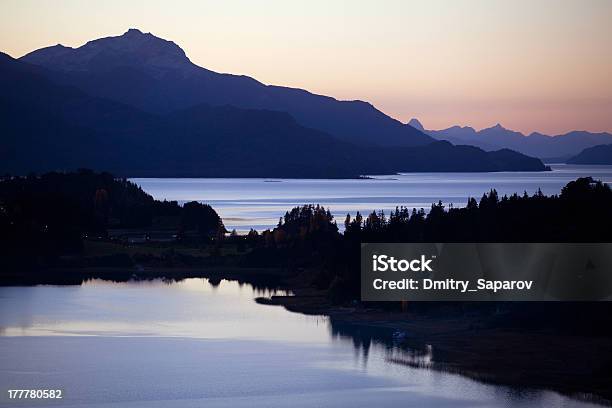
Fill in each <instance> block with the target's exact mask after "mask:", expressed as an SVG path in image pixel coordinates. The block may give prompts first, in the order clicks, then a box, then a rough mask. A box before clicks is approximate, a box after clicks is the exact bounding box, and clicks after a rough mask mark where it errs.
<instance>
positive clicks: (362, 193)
mask: <svg viewBox="0 0 612 408" xmlns="http://www.w3.org/2000/svg"><path fill="white" fill-rule="evenodd" d="M550 166H551V168H552V169H553V171H550V172H500V173H403V174H399V175H389V176H372V178H371V179H354V180H346V179H344V180H319V179H307V180H305V179H248V178H246V179H189V178H187V179H151V178H148V179H132V181H134V182H135V183H136V184H138V185H140V186H141V187H142V188H143V189H144V190H145V191H146V192H148V193H149V194H151V195H152V196H153V197H154V198H156V199H159V200H164V199H165V200H176V201H179V202H182V203H183V202H186V201H193V200H196V201H201V202H205V203H208V204H210V205H211V206H212V207H213V208H214V209H215V210H216V211H217V212H218V213H219V215H220V216H221V218H223V222H224V223H225V226H226V228H227V229H228V230H232V229H236V230H237V231H238V232H248V230H249V229H250V228H254V229H256V230H258V231H262V230H264V229H266V228H272V227H274V226H276V224H277V223H278V219H279V217H280V216H282V215H284V214H285V211H287V210H290V209H291V208H293V207H295V206H297V205H302V204H309V203H313V204H322V205H324V206H325V207H329V208H330V209H331V211H332V214H333V215H334V217H335V218H336V220H337V222H338V224H339V227H341V228H342V227H343V223H344V218H345V217H346V214H347V213H351V214H352V215H353V216H354V215H355V213H356V212H357V211H360V212H361V213H362V214H368V213H370V212H372V210H384V211H385V212H386V213H387V214H388V213H389V211H390V210H393V209H395V207H396V206H399V205H404V206H407V207H409V208H413V207H414V208H425V209H426V210H427V209H428V208H429V207H430V206H431V204H432V203H433V202H437V201H438V200H442V202H443V203H444V204H446V205H449V204H452V205H454V206H455V207H458V206H465V204H466V203H467V199H468V197H476V198H477V199H479V198H480V197H482V194H483V193H484V192H486V191H489V190H490V189H492V188H495V189H497V191H498V193H499V194H500V196H502V195H504V194H508V195H509V194H512V193H515V192H517V193H519V194H522V193H523V192H524V191H527V193H529V194H533V193H535V192H536V191H537V190H538V188H541V189H542V192H544V194H558V193H559V192H560V191H561V188H562V187H563V186H564V185H565V184H567V182H568V181H571V180H575V179H576V178H578V177H585V176H592V177H593V178H595V179H600V180H602V181H605V182H607V183H610V182H612V166H584V165H567V164H551V165H550Z"/></svg>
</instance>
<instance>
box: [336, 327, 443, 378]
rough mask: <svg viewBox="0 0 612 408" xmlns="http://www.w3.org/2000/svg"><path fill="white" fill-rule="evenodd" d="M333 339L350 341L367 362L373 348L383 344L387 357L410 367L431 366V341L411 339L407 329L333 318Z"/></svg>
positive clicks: (391, 360)
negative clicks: (348, 321)
mask: <svg viewBox="0 0 612 408" xmlns="http://www.w3.org/2000/svg"><path fill="white" fill-rule="evenodd" d="M329 329H330V335H331V337H332V339H334V340H339V341H343V342H350V343H351V344H352V345H353V348H354V350H355V354H356V355H360V356H362V357H363V362H364V364H367V360H368V356H369V354H370V349H371V347H373V346H380V347H382V348H383V349H384V350H385V361H388V362H392V363H398V364H403V365H408V366H411V367H431V366H432V365H433V348H432V346H431V345H430V344H424V343H420V342H416V341H412V340H411V339H410V338H409V337H408V336H407V335H406V333H404V332H398V331H396V330H394V329H391V328H382V327H370V326H363V325H356V324H349V323H339V322H335V321H333V320H330V325H329Z"/></svg>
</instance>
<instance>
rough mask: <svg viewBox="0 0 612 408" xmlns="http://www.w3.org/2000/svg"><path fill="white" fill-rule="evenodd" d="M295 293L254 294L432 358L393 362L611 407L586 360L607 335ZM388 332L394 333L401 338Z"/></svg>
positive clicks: (603, 383)
mask: <svg viewBox="0 0 612 408" xmlns="http://www.w3.org/2000/svg"><path fill="white" fill-rule="evenodd" d="M293 291H294V293H295V295H294V296H272V297H271V298H269V299H267V300H263V299H262V298H257V299H256V301H257V302H258V303H260V304H268V305H276V306H282V307H284V308H285V309H287V310H288V311H290V312H294V313H302V314H307V315H323V316H328V317H329V319H330V323H331V324H332V326H337V327H338V328H339V329H340V330H341V331H342V330H344V331H346V332H347V333H348V334H349V335H350V333H351V332H355V333H358V335H360V336H362V337H363V336H364V333H367V334H365V337H367V340H375V341H379V342H382V343H385V344H388V345H393V346H397V347H401V348H404V349H406V348H407V349H410V350H411V351H414V352H416V354H417V355H418V354H419V351H422V350H425V349H426V350H430V352H431V354H432V356H433V357H432V361H431V362H430V363H427V362H422V361H419V360H418V358H417V359H407V360H400V359H393V360H389V361H390V362H393V363H395V364H403V365H407V366H410V367H415V368H423V369H433V370H437V371H443V372H448V373H455V374H458V375H462V376H464V377H467V378H470V379H473V380H475V381H479V382H483V383H486V384H494V385H499V386H507V387H511V388H512V387H518V388H522V389H533V390H549V391H553V392H558V393H560V394H562V395H565V396H568V397H571V398H574V399H578V400H581V401H585V402H592V403H597V404H601V405H606V406H612V389H610V384H611V383H612V372H608V373H600V375H599V376H594V375H593V373H591V372H589V367H590V366H591V364H590V362H591V361H593V360H595V359H598V358H600V357H601V355H600V354H598V351H601V350H605V349H608V350H609V349H611V347H612V346H611V345H610V342H609V339H607V338H605V337H590V336H576V335H558V334H556V333H554V332H552V331H545V330H541V331H538V330H532V331H531V330H516V329H514V330H513V329H507V328H486V327H481V326H482V321H481V320H480V319H479V317H478V316H471V317H466V316H463V317H461V318H444V317H431V316H419V315H418V314H417V313H410V312H386V311H381V310H377V309H368V308H361V307H338V306H333V305H331V304H330V303H329V302H328V301H327V300H326V299H325V298H324V296H323V294H324V292H322V291H316V290H313V289H308V288H302V289H294V290H293ZM394 334H399V335H400V336H399V337H400V339H399V340H398V339H397V338H395V337H396V336H395V335H394Z"/></svg>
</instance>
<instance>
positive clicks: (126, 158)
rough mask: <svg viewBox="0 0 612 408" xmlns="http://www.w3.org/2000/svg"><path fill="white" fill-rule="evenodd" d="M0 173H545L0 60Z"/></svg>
mask: <svg viewBox="0 0 612 408" xmlns="http://www.w3.org/2000/svg"><path fill="white" fill-rule="evenodd" d="M0 86H1V87H2V93H0V132H2V135H3V140H2V144H1V145H0V171H1V172H10V173H17V174H25V173H28V172H32V171H35V172H43V171H50V170H72V169H76V168H81V167H87V168H93V169H96V170H107V171H111V172H114V173H116V174H118V175H122V176H132V177H135V176H143V177H146V176H158V177H188V176H193V177H298V178H304V177H316V178H335V177H357V176H358V175H361V174H389V173H395V172H399V171H498V170H543V169H544V166H543V165H542V163H541V162H540V161H539V160H537V159H532V158H528V157H525V156H523V155H520V154H516V153H514V154H513V156H512V158H511V159H510V160H509V161H508V160H506V159H502V158H500V157H499V155H496V154H494V153H487V152H484V151H482V150H480V149H475V148H469V149H466V148H465V147H455V146H452V145H451V144H449V143H446V142H436V143H431V144H428V145H425V146H419V147H414V148H410V147H405V148H384V147H369V148H366V147H360V146H355V145H352V144H350V143H347V142H343V141H341V140H338V139H336V138H334V137H332V136H330V135H328V134H326V133H324V132H320V131H318V130H314V129H309V128H306V127H303V126H301V125H299V124H298V123H297V122H296V121H295V119H293V118H292V117H291V116H290V115H289V114H287V113H282V112H275V111H269V110H254V109H240V108H236V107H232V106H218V107H217V106H209V105H203V104H202V105H198V106H194V107H191V108H188V109H183V110H181V111H176V112H173V113H170V114H164V115H161V114H152V113H147V112H143V111H141V110H139V109H137V108H134V107H131V106H128V105H124V104H121V103H117V102H113V101H109V100H106V99H103V98H98V97H94V96H90V95H88V94H86V93H85V92H83V91H81V90H79V89H76V88H74V87H70V86H65V85H58V84H56V83H54V82H52V81H51V80H49V79H48V77H47V76H46V75H45V72H44V70H43V69H42V68H40V67H36V66H31V65H29V64H26V63H23V62H20V61H17V60H14V59H12V58H11V57H9V56H7V55H5V54H0Z"/></svg>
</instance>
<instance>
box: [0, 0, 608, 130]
mask: <svg viewBox="0 0 612 408" xmlns="http://www.w3.org/2000/svg"><path fill="white" fill-rule="evenodd" d="M130 27H134V28H139V29H140V30H142V31H144V32H151V33H153V34H155V35H157V36H159V37H162V38H166V39H169V40H173V41H174V42H176V43H177V44H179V45H180V46H181V47H182V48H183V49H184V50H185V51H186V53H187V55H188V56H189V57H190V59H191V60H192V61H193V62H194V63H196V64H198V65H201V66H204V67H206V68H209V69H212V70H215V71H219V72H231V73H237V74H247V75H250V76H253V77H255V78H256V79H258V80H260V81H262V82H265V83H269V84H277V85H286V86H293V87H300V88H306V89H308V90H310V91H313V92H316V93H322V94H326V95H331V96H334V97H336V98H339V99H362V100H367V101H369V102H372V103H373V104H374V105H375V106H376V107H378V108H379V109H381V110H383V111H384V112H385V113H387V114H389V115H391V116H393V117H396V118H397V119H400V120H402V121H404V122H406V121H408V120H409V119H410V118H411V117H417V118H419V119H420V120H421V121H422V122H423V124H424V125H425V126H426V127H427V128H431V129H438V128H443V127H448V126H450V125H454V124H462V125H471V126H474V127H476V128H482V127H488V126H492V125H494V124H495V123H497V122H501V123H502V124H503V125H504V126H506V127H508V128H512V129H516V130H520V131H522V132H525V133H530V132H532V131H540V132H547V133H553V134H555V133H562V132H565V131H568V130H572V129H584V130H591V131H609V132H612V1H611V0H582V1H579V0H535V1H527V0H515V1H510V0H507V1H495V0H460V1H454V0H449V1H384V0H383V1H376V2H374V1H367V2H366V1H364V2H360V1H333V0H328V1H318V0H310V1H299V2H298V1H210V2H209V1H201V0H193V1H179V0H176V1H171V2H170V1H153V0H142V1H126V0H106V1H103V2H102V1H100V2H93V1H81V0H74V1H59V0H58V1H32V0H2V1H1V2H0V51H3V52H6V53H8V54H10V55H11V56H14V57H19V56H22V55H24V54H26V53H27V52H29V51H32V50H34V49H36V48H40V47H43V46H48V45H54V44H57V43H61V44H64V45H67V46H73V47H76V46H80V45H82V44H83V43H85V42H87V41H88V40H91V39H94V38H99V37H106V36H110V35H120V34H122V33H123V32H125V31H126V30H127V29H128V28H130Z"/></svg>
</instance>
